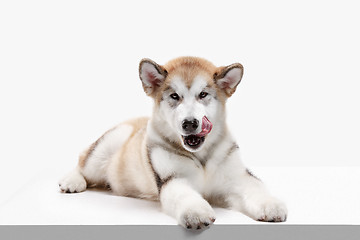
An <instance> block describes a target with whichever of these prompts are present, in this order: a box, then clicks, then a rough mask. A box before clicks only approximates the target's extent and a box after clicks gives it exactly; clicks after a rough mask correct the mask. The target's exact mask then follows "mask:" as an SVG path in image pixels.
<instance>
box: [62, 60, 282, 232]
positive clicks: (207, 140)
mask: <svg viewBox="0 0 360 240" xmlns="http://www.w3.org/2000/svg"><path fill="white" fill-rule="evenodd" d="M139 74H140V79H141V81H142V86H143V88H144V91H145V92H146V94H147V95H149V96H150V97H151V98H153V100H154V109H153V115H152V117H151V118H150V119H149V118H138V119H134V120H131V121H128V122H124V123H121V124H119V125H118V126H116V127H114V128H112V129H110V130H109V131H107V132H106V133H105V134H104V135H103V136H101V137H100V138H99V139H98V140H97V141H96V142H94V143H93V144H92V145H90V147H89V148H88V149H86V150H85V151H84V152H83V153H82V154H81V155H80V158H79V163H78V165H77V167H76V168H75V169H74V170H73V171H71V172H70V173H69V174H68V175H66V176H65V177H64V178H63V179H62V180H61V181H60V183H59V186H60V189H61V191H62V192H65V193H76V192H82V191H85V189H86V187H87V186H89V185H98V186H99V185H109V186H110V187H111V189H112V191H113V192H114V193H115V194H118V195H122V196H131V197H137V198H144V199H150V200H159V201H160V202H161V205H162V208H163V210H164V211H165V212H166V213H167V214H169V215H171V216H173V217H174V218H176V219H177V221H178V223H179V224H180V225H182V226H183V227H185V228H188V229H202V228H204V227H207V226H209V225H210V224H212V223H213V222H214V221H215V213H214V211H213V209H212V208H211V205H216V206H222V207H226V208H231V209H235V210H238V211H241V212H242V213H244V214H246V215H248V216H249V217H251V218H253V219H255V220H258V221H269V222H281V221H285V220H286V215H287V209H286V207H285V205H284V204H283V203H282V202H281V201H279V200H278V199H276V198H275V197H273V196H271V195H270V194H269V193H268V191H267V190H266V188H265V186H264V184H263V183H262V182H261V181H260V180H259V179H258V178H256V177H255V176H253V175H252V174H251V172H250V171H249V170H247V168H246V167H245V166H244V165H243V163H242V161H241V160H240V157H239V147H238V145H237V144H236V142H235V141H234V139H233V137H232V136H231V131H229V129H228V127H227V125H226V118H225V104H226V100H227V99H228V98H229V97H230V96H231V95H232V94H233V93H234V92H235V90H236V87H237V86H238V84H239V83H240V80H241V78H242V75H243V66H242V65H241V64H239V63H234V64H231V65H229V66H226V67H216V66H214V65H213V64H212V63H210V62H208V61H206V60H204V59H201V58H196V57H181V58H177V59H174V60H172V61H170V62H168V63H167V64H166V65H164V66H161V65H159V64H157V63H155V62H154V61H152V60H150V59H143V60H142V61H141V62H140V66H139Z"/></svg>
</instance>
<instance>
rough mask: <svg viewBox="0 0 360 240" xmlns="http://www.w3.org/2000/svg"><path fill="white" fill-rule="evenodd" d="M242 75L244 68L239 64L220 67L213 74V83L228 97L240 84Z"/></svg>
mask: <svg viewBox="0 0 360 240" xmlns="http://www.w3.org/2000/svg"><path fill="white" fill-rule="evenodd" d="M243 73H244V67H243V66H242V65H241V64H240V63H234V64H231V65H229V66H226V67H220V68H219V69H218V70H217V71H216V72H215V74H214V81H215V83H216V85H218V87H219V88H220V89H222V90H223V91H224V92H225V94H226V95H227V96H228V97H230V96H231V95H232V94H233V93H234V92H235V90H236V87H237V85H238V84H239V83H240V81H241V78H242V76H243Z"/></svg>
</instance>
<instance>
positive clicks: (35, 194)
mask: <svg viewBox="0 0 360 240" xmlns="http://www.w3.org/2000/svg"><path fill="white" fill-rule="evenodd" d="M251 170H252V171H253V172H254V173H255V175H257V176H258V177H260V178H261V179H262V180H263V181H264V182H265V183H266V185H267V186H268V188H269V189H270V191H271V192H272V193H273V194H274V195H276V196H277V197H279V198H281V199H282V200H283V201H285V202H286V204H287V207H288V210H289V216H288V219H287V222H285V223H276V224H350V225H359V224H360V188H359V183H360V168H359V167H316V168H305V167H298V168H296V167H282V168H272V167H266V168H252V169H251ZM62 174H63V172H59V171H56V170H46V171H42V172H39V173H38V174H36V175H35V176H34V178H32V179H30V180H28V181H26V182H25V183H24V185H23V187H21V188H19V189H18V190H17V191H16V193H15V194H13V195H12V196H7V197H6V198H2V199H4V200H2V202H1V204H0V225H176V221H175V220H174V219H173V218H171V217H169V216H167V215H166V214H164V213H162V212H161V207H160V204H159V203H158V202H151V201H146V200H140V199H134V198H127V197H121V196H116V195H114V194H112V193H111V192H109V191H103V190H96V189H91V190H87V191H86V192H83V193H78V194H63V193H60V192H59V189H58V185H57V183H58V179H59V178H60V177H61V176H62ZM215 212H216V215H217V218H216V222H215V224H232V225H233V224H274V223H262V222H257V221H254V220H252V219H250V218H248V217H247V216H244V215H243V214H241V213H239V212H236V211H232V210H226V209H222V208H215Z"/></svg>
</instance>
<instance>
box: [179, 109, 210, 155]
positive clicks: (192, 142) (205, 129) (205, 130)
mask: <svg viewBox="0 0 360 240" xmlns="http://www.w3.org/2000/svg"><path fill="white" fill-rule="evenodd" d="M211 129H212V123H211V122H210V120H209V119H208V118H207V117H206V116H204V117H203V118H202V125H201V132H200V133H198V134H194V135H193V134H192V135H187V136H181V137H182V139H183V143H184V145H185V147H188V148H189V150H190V151H191V150H192V151H196V150H198V149H199V148H200V146H201V145H202V144H203V143H204V142H205V138H206V136H207V135H208V134H209V133H210V131H211Z"/></svg>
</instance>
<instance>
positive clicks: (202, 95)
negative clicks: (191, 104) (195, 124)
mask: <svg viewBox="0 0 360 240" xmlns="http://www.w3.org/2000/svg"><path fill="white" fill-rule="evenodd" d="M207 95H208V93H207V92H201V93H200V94H199V98H200V99H203V98H205V97H206V96H207Z"/></svg>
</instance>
